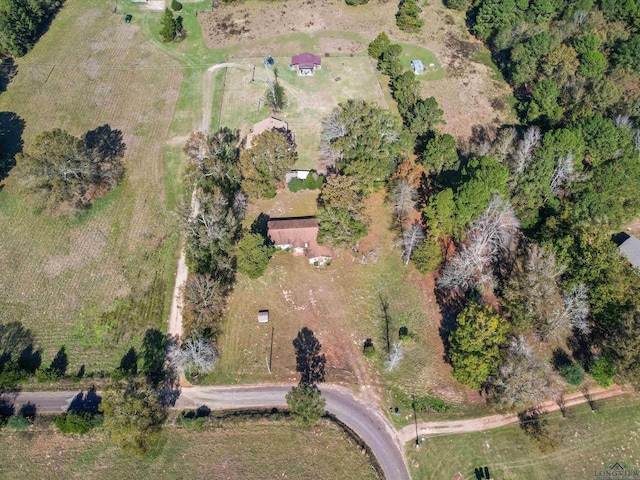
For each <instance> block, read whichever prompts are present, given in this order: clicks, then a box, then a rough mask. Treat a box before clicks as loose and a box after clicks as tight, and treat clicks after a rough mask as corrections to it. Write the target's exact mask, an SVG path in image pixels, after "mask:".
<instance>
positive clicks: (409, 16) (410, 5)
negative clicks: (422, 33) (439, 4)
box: [396, 0, 424, 33]
mask: <svg viewBox="0 0 640 480" xmlns="http://www.w3.org/2000/svg"><path fill="white" fill-rule="evenodd" d="M423 24H424V20H422V19H421V18H420V7H418V4H417V3H416V2H415V0H402V1H401V2H400V7H399V8H398V13H396V25H397V26H398V28H399V29H400V30H402V31H403V32H413V33H415V32H417V31H418V30H420V28H422V25H423Z"/></svg>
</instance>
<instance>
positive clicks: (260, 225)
mask: <svg viewBox="0 0 640 480" xmlns="http://www.w3.org/2000/svg"><path fill="white" fill-rule="evenodd" d="M269 220H271V217H270V216H269V215H267V214H266V213H260V215H258V217H257V218H256V219H255V220H254V221H253V223H252V224H251V230H250V231H251V233H257V234H258V235H261V236H262V237H263V238H264V243H265V245H267V246H271V245H273V242H272V241H271V240H270V239H269V235H268V233H269V228H268V223H269Z"/></svg>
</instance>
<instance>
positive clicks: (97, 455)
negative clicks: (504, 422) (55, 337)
mask: <svg viewBox="0 0 640 480" xmlns="http://www.w3.org/2000/svg"><path fill="white" fill-rule="evenodd" d="M54 428H55V427H53V426H51V425H49V428H47V429H46V430H44V431H38V432H19V433H15V432H11V431H9V430H8V429H6V428H5V429H3V430H2V431H0V477H2V478H12V479H16V480H18V479H31V478H80V477H86V476H87V475H90V476H91V478H94V479H96V480H97V479H114V478H117V479H132V480H133V479H140V478H159V479H194V478H216V479H217V478H232V479H236V478H237V479H240V478H241V479H247V480H249V479H255V480H262V479H275V478H288V479H301V480H302V479H309V478H314V479H316V478H317V479H327V480H330V479H335V478H341V479H345V480H365V479H374V478H376V477H375V474H374V472H373V469H372V467H371V466H370V464H369V462H368V459H367V457H366V456H365V455H362V454H361V453H360V449H359V447H358V446H357V445H356V444H355V443H354V442H353V441H352V440H351V439H349V438H348V437H347V436H346V434H344V433H343V432H342V431H341V430H339V428H338V427H336V426H334V425H333V424H331V423H329V422H322V423H321V424H320V425H318V426H316V427H314V428H313V429H311V430H305V429H301V428H299V427H297V426H296V425H295V424H294V423H293V422H292V421H285V420H280V421H269V420H258V421H256V420H251V421H249V420H246V421H235V422H233V423H227V422H226V421H225V423H223V426H222V427H221V428H207V429H205V430H201V431H192V430H187V429H184V428H181V427H177V426H168V427H166V428H165V430H164V432H163V434H162V439H161V441H160V442H159V445H158V446H156V447H155V448H154V449H153V450H152V451H150V452H149V453H148V454H147V455H145V456H144V457H136V456H124V455H122V454H121V453H120V451H119V449H118V447H116V446H114V445H113V444H112V443H111V441H110V439H109V438H108V437H107V435H106V433H105V432H103V431H94V432H91V433H90V434H88V435H85V436H79V435H68V436H63V435H61V434H60V433H58V432H57V431H55V430H54Z"/></svg>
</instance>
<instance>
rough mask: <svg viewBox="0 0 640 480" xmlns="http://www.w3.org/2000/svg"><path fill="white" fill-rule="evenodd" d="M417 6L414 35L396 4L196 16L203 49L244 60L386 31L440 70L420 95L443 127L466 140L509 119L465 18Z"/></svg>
mask: <svg viewBox="0 0 640 480" xmlns="http://www.w3.org/2000/svg"><path fill="white" fill-rule="evenodd" d="M421 8H422V10H423V12H422V14H421V15H422V17H423V18H424V19H425V26H424V28H423V30H422V31H421V32H420V33H419V34H408V33H405V32H402V31H400V30H398V28H397V27H396V25H395V13H396V11H397V2H370V3H369V4H367V5H362V6H359V7H349V6H348V5H346V4H345V3H344V1H343V0H324V1H320V2H311V1H307V0H289V1H287V2H283V3H273V2H258V1H255V0H249V1H247V2H242V3H231V4H226V3H221V4H220V6H219V7H218V8H215V9H213V10H212V11H211V12H204V13H200V14H199V15H198V19H199V21H200V23H201V25H202V28H203V35H204V39H205V41H206V42H207V45H208V46H210V47H211V48H220V47H228V48H229V51H230V52H233V53H236V54H237V55H240V56H243V57H247V56H259V57H263V56H266V55H294V54H297V53H301V52H302V51H310V52H312V53H316V54H320V55H324V54H325V53H329V54H330V55H350V54H355V53H359V52H360V53H362V52H365V51H366V48H367V45H368V43H369V42H370V41H371V40H372V39H373V38H374V37H375V36H376V35H377V34H378V33H379V32H381V31H385V32H387V33H388V34H389V36H390V37H391V39H392V40H393V41H397V42H402V43H405V44H411V45H418V46H421V47H424V48H425V49H427V50H429V51H430V52H432V53H433V54H435V56H436V58H437V63H438V64H440V65H441V66H442V67H443V68H444V69H445V70H446V77H445V78H440V79H438V80H435V81H429V82H421V84H422V93H423V95H425V96H434V97H435V98H436V99H437V100H438V103H439V104H440V107H441V108H442V109H443V110H444V112H445V119H446V120H447V125H445V126H443V127H442V131H444V132H446V133H450V134H452V135H454V136H455V137H456V138H459V139H462V140H466V139H468V137H469V136H470V135H471V132H472V127H473V126H474V125H487V126H488V125H499V124H503V123H509V122H513V121H515V119H514V117H513V113H512V110H511V107H510V106H509V98H510V97H511V91H510V89H509V88H508V86H507V85H506V83H505V82H503V81H501V80H500V79H499V78H496V76H495V72H494V70H493V69H492V68H490V67H489V66H486V65H484V64H482V63H479V62H478V61H477V60H476V59H477V58H479V56H478V53H479V52H481V51H483V47H482V45H481V43H480V42H478V41H476V40H475V39H473V38H471V37H470V36H469V34H468V33H467V31H466V26H465V19H464V16H463V15H462V14H461V13H459V12H456V11H453V10H449V9H446V8H445V7H444V6H443V5H442V3H441V2H440V1H438V0H433V1H432V2H431V5H429V6H424V7H422V6H421ZM352 32H358V33H352ZM383 81H386V79H383Z"/></svg>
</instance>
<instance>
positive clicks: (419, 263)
mask: <svg viewBox="0 0 640 480" xmlns="http://www.w3.org/2000/svg"><path fill="white" fill-rule="evenodd" d="M443 259H444V257H443V255H442V247H440V243H439V242H438V241H437V240H436V239H435V238H433V237H427V238H426V239H425V240H424V241H423V242H422V243H421V244H420V245H418V248H416V249H415V250H414V251H413V253H412V254H411V261H413V264H414V265H415V267H416V269H417V270H418V271H419V272H420V273H424V274H429V273H432V272H435V271H436V269H437V268H438V266H439V265H440V263H442V260H443Z"/></svg>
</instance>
